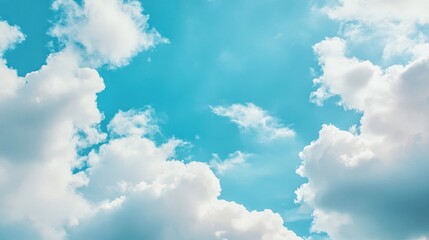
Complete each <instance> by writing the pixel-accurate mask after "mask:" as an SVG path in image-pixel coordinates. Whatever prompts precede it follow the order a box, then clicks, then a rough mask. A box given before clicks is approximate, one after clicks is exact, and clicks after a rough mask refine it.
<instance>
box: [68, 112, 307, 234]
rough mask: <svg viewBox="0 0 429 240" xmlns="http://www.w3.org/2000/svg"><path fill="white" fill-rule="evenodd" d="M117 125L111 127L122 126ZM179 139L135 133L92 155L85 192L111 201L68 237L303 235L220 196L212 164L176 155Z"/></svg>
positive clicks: (135, 114)
mask: <svg viewBox="0 0 429 240" xmlns="http://www.w3.org/2000/svg"><path fill="white" fill-rule="evenodd" d="M120 114H121V115H122V117H123V116H124V115H128V116H131V115H132V116H131V117H129V118H123V121H126V120H128V121H130V123H132V122H134V119H133V118H136V117H138V116H140V115H141V117H144V118H145V117H147V112H140V113H139V112H136V111H133V113H132V114H127V113H125V114H124V113H120ZM125 125H129V124H125ZM111 126H112V127H111V131H113V132H117V131H118V130H119V129H116V127H119V128H120V129H122V126H120V125H111ZM141 127H142V128H143V129H145V128H146V127H147V126H144V125H141ZM180 144H181V141H179V140H175V139H171V140H168V141H167V142H166V143H164V144H162V145H157V144H156V143H155V142H154V141H153V140H150V139H148V138H146V137H145V136H139V135H135V134H133V133H132V132H130V134H125V135H122V136H121V137H118V138H113V139H111V140H110V141H109V142H108V143H106V144H104V145H102V146H101V148H100V150H99V151H94V152H92V153H91V154H90V155H89V160H88V161H89V164H90V168H89V172H90V182H89V185H88V186H87V187H85V188H84V189H83V190H82V191H83V192H84V193H85V196H88V197H89V198H91V199H92V200H94V201H99V199H110V200H111V203H108V202H106V204H105V205H104V206H105V207H104V208H102V209H101V210H100V211H99V212H98V214H97V215H94V216H93V217H92V218H89V219H87V220H86V221H84V222H83V223H82V224H81V225H80V226H78V227H77V228H72V229H71V232H70V239H94V238H102V239H117V238H139V239H165V240H167V239H195V240H197V239H246V240H248V239H255V240H256V239H258V240H260V239H266V240H272V239H300V238H299V237H297V236H296V235H295V234H294V233H293V232H291V231H289V230H287V229H286V228H285V227H284V226H283V220H282V219H281V217H280V215H278V214H274V213H273V212H272V211H270V210H265V211H262V212H256V211H252V212H249V211H248V210H246V209H245V207H244V206H242V205H240V204H237V203H234V202H228V201H224V200H219V199H218V197H219V195H220V191H221V188H220V184H219V180H218V179H217V178H216V177H215V175H214V174H213V172H212V171H211V170H210V168H209V167H208V165H207V164H205V163H199V162H191V163H188V164H185V163H183V162H182V161H178V160H175V159H174V155H175V154H174V152H175V149H176V147H177V146H179V145H180ZM130 219H132V220H131V221H130Z"/></svg>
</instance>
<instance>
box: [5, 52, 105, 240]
mask: <svg viewBox="0 0 429 240" xmlns="http://www.w3.org/2000/svg"><path fill="white" fill-rule="evenodd" d="M77 59H78V58H77V56H76V55H75V54H74V53H73V52H72V51H70V50H69V49H65V50H64V51H62V52H59V53H56V54H52V55H50V56H49V58H48V59H47V63H46V65H45V66H43V67H42V68H41V69H40V70H38V71H35V72H32V73H29V74H27V75H26V76H25V77H19V76H17V75H16V71H14V70H12V69H9V68H8V67H7V66H5V65H3V66H2V69H5V70H6V71H7V72H6V73H8V74H6V75H4V74H3V72H0V75H1V76H2V77H1V78H0V79H1V82H2V83H5V82H6V83H8V82H11V83H13V84H12V85H8V86H7V87H8V88H6V89H3V91H1V96H0V111H1V112H2V117H1V118H0V132H1V133H2V134H1V136H0V172H1V174H0V176H1V177H0V192H1V197H0V206H1V207H0V216H1V217H0V224H15V223H26V222H28V223H29V225H31V226H32V227H33V228H35V229H36V230H37V231H38V232H40V233H41V236H42V238H43V239H60V238H62V237H64V236H65V232H64V230H63V226H67V225H73V224H77V223H78V221H79V218H81V217H83V216H85V215H86V214H89V213H90V211H91V207H90V205H89V203H88V202H87V200H85V199H84V198H83V197H82V196H81V194H79V193H77V191H76V188H77V187H80V186H82V185H84V184H85V183H86V182H87V178H86V176H84V175H83V174H73V173H72V171H71V169H72V168H73V167H74V165H75V164H76V162H77V160H78V159H77V154H76V151H77V150H78V149H79V147H80V146H83V145H85V144H84V143H87V144H93V143H96V142H98V141H100V140H102V139H103V138H104V135H103V134H101V133H99V131H98V130H97V128H95V125H96V124H98V123H99V122H100V120H101V118H102V115H101V113H100V112H99V110H98V109H97V103H96V98H97V95H96V94H97V93H98V92H100V91H102V90H103V89H104V83H103V81H102V79H101V78H100V76H99V75H98V73H97V71H95V70H93V69H89V68H82V67H80V66H79V64H78V62H77ZM47 209H49V211H47ZM2 238H4V239H14V237H13V236H12V237H10V238H8V236H4V237H3V236H2Z"/></svg>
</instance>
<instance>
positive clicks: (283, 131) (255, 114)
mask: <svg viewBox="0 0 429 240" xmlns="http://www.w3.org/2000/svg"><path fill="white" fill-rule="evenodd" d="M210 108H211V110H212V111H213V113H214V114H216V115H218V116H221V117H227V118H229V119H231V121H232V122H233V123H235V124H237V125H238V126H239V127H240V128H241V129H244V130H246V131H254V132H256V134H257V135H258V136H259V138H260V140H262V141H271V140H275V139H280V138H289V137H293V136H295V132H294V131H293V130H292V129H290V128H288V127H285V126H284V125H283V124H282V123H281V122H280V120H278V119H277V118H275V117H272V116H270V115H269V114H268V113H267V112H266V111H264V110H263V109H261V108H260V107H258V106H256V105H254V104H253V103H248V104H246V105H242V104H233V105H231V106H217V107H210Z"/></svg>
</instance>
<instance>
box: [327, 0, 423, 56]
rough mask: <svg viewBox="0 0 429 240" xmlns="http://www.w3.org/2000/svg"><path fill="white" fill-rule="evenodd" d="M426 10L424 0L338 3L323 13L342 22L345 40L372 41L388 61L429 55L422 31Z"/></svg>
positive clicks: (345, 0) (341, 1)
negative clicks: (408, 56) (394, 58)
mask: <svg viewBox="0 0 429 240" xmlns="http://www.w3.org/2000/svg"><path fill="white" fill-rule="evenodd" d="M428 8H429V3H428V2H427V1H424V0H411V1H388V0H337V1H334V2H333V3H332V4H330V5H329V6H326V7H324V8H322V11H323V12H325V13H327V14H328V15H329V16H330V17H331V18H332V19H335V20H339V21H341V22H342V30H343V35H344V37H346V38H347V40H349V41H350V42H361V43H362V42H368V41H373V45H377V46H378V47H381V48H383V57H384V58H385V59H390V58H392V57H394V56H401V57H403V56H404V54H405V55H411V56H420V55H422V54H424V55H426V56H427V55H428V54H429V45H428V44H427V43H426V42H427V36H426V34H425V30H424V29H425V28H426V27H427V24H428V23H429V16H428V14H426V11H425V9H428Z"/></svg>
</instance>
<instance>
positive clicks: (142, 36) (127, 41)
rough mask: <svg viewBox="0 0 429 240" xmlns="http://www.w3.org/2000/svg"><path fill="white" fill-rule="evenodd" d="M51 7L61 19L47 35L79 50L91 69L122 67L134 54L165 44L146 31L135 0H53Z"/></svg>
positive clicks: (144, 17) (146, 19)
mask: <svg viewBox="0 0 429 240" xmlns="http://www.w3.org/2000/svg"><path fill="white" fill-rule="evenodd" d="M53 8H54V9H55V10H57V11H60V12H61V14H62V16H61V18H60V21H58V22H57V24H56V25H55V26H54V27H53V29H52V30H51V34H52V35H53V36H55V37H58V38H59V39H61V40H63V41H64V42H65V43H66V44H68V45H70V44H73V45H76V46H79V47H81V48H83V51H84V53H85V56H84V59H85V60H86V61H87V62H88V63H90V64H92V65H95V66H98V65H100V64H109V65H111V66H123V65H126V64H128V62H129V60H130V59H131V58H132V57H134V56H135V55H136V54H137V53H139V52H141V51H143V50H147V49H149V48H151V47H153V46H155V45H156V44H158V43H161V42H167V40H166V39H165V38H162V37H161V35H160V34H159V33H158V32H157V31H156V30H155V29H149V26H148V23H147V21H148V16H146V15H143V14H142V11H143V8H142V7H141V4H140V2H139V1H136V0H131V1H124V0H84V1H82V4H79V3H77V2H75V1H74V0H56V1H55V2H54V3H53Z"/></svg>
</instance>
